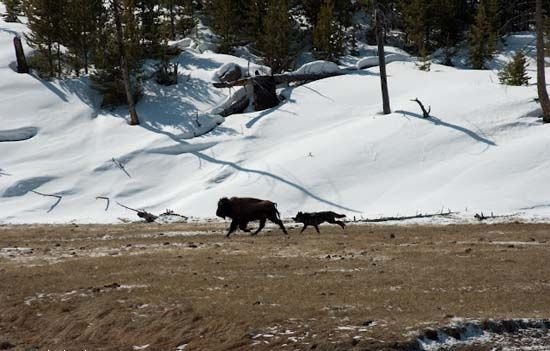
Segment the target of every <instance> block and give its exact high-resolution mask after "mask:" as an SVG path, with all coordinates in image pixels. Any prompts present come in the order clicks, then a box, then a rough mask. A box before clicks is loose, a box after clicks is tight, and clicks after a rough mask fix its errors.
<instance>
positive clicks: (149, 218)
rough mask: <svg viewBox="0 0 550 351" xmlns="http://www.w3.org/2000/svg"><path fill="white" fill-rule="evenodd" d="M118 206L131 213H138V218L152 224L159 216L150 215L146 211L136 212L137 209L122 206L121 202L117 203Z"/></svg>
mask: <svg viewBox="0 0 550 351" xmlns="http://www.w3.org/2000/svg"><path fill="white" fill-rule="evenodd" d="M117 205H119V206H120V207H124V208H126V209H129V210H131V211H134V212H137V215H138V217H139V218H143V219H145V222H147V223H152V222H154V221H155V220H156V219H157V218H158V216H155V215H154V214H152V213H149V212H147V211H145V210H136V209H135V208H131V207H128V206H126V205H123V204H121V203H120V202H117Z"/></svg>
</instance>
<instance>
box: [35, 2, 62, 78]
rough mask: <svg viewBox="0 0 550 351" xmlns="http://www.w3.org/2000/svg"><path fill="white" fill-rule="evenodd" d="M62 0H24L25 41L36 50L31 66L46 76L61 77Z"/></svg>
mask: <svg viewBox="0 0 550 351" xmlns="http://www.w3.org/2000/svg"><path fill="white" fill-rule="evenodd" d="M65 5H66V1H65V0H27V1H26V2H25V14H26V15H27V18H28V28H29V30H30V33H29V34H25V38H26V39H27V43H28V44H29V45H30V46H31V47H32V48H34V49H36V50H37V53H36V55H35V56H34V57H33V58H32V59H31V60H30V65H31V66H33V67H34V68H36V69H38V71H39V73H40V74H43V75H45V76H46V77H50V78H51V77H54V76H56V75H58V76H60V75H61V73H62V72H61V71H62V62H61V60H62V53H61V43H62V41H63V30H62V28H64V27H65V14H64V10H65Z"/></svg>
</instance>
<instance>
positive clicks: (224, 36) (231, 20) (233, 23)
mask: <svg viewBox="0 0 550 351" xmlns="http://www.w3.org/2000/svg"><path fill="white" fill-rule="evenodd" d="M236 5H237V1H236V0H211V1H210V2H209V3H208V4H207V11H208V13H209V16H210V18H211V21H212V26H213V28H214V30H215V32H216V34H218V35H219V37H220V42H219V47H218V51H219V52H221V53H230V52H231V50H232V49H233V46H234V45H235V43H236V42H237V33H238V29H237V27H238V25H239V16H238V12H237V6H236Z"/></svg>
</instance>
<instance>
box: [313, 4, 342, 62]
mask: <svg viewBox="0 0 550 351" xmlns="http://www.w3.org/2000/svg"><path fill="white" fill-rule="evenodd" d="M333 17H334V1H333V0H325V1H324V3H323V6H321V10H320V12H319V16H318V18H317V23H316V24H315V26H314V27H313V50H314V55H315V57H317V58H319V59H323V60H331V61H337V59H338V58H339V57H340V56H341V55H342V54H343V52H344V49H345V34H344V28H343V26H342V25H341V24H340V23H338V22H337V21H336V20H334V18H333Z"/></svg>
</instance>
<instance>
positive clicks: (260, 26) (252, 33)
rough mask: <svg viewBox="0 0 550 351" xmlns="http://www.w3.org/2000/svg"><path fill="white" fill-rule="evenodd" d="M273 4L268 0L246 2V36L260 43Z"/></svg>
mask: <svg viewBox="0 0 550 351" xmlns="http://www.w3.org/2000/svg"><path fill="white" fill-rule="evenodd" d="M271 5H272V4H270V3H268V1H267V0H250V1H249V2H248V3H247V4H246V10H245V14H246V15H245V22H244V25H245V27H246V36H247V37H249V38H250V40H251V41H253V42H256V43H258V42H259V41H260V39H261V37H262V35H263V32H264V21H265V16H266V12H267V9H268V7H270V6H271Z"/></svg>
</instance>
